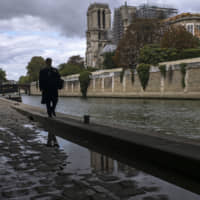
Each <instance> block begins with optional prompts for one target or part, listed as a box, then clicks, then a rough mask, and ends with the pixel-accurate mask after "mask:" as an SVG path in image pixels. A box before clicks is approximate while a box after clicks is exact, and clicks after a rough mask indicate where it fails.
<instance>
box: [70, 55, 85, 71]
mask: <svg viewBox="0 0 200 200" xmlns="http://www.w3.org/2000/svg"><path fill="white" fill-rule="evenodd" d="M67 64H71V65H77V66H79V67H81V68H83V67H84V59H83V58H82V57H81V56H80V55H75V56H71V57H70V58H69V59H68V61H67Z"/></svg>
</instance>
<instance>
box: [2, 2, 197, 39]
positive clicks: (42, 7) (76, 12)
mask: <svg viewBox="0 0 200 200" xmlns="http://www.w3.org/2000/svg"><path fill="white" fill-rule="evenodd" d="M95 1H96V2H100V3H108V4H109V6H110V8H111V9H112V10H113V8H114V7H119V6H120V5H122V4H124V1H123V0H58V1H55V0H1V1H0V19H11V18H13V17H23V16H25V15H31V16H34V17H40V18H42V19H43V20H45V21H47V22H48V23H49V24H50V25H51V26H53V27H57V28H59V29H61V30H62V33H64V34H65V35H66V36H67V37H72V36H80V37H84V36H85V31H86V12H87V8H88V6H89V4H90V3H94V2H95ZM198 1H199V0H190V1H188V0H180V1H174V0H166V1H165V3H166V4H171V5H175V6H176V7H177V8H178V9H179V10H180V11H199V10H200V4H199V2H198ZM127 2H128V4H130V5H139V4H140V3H142V2H143V1H140V0H136V1H132V0H127ZM150 2H160V3H163V2H164V1H163V0H160V1H155V0H152V1H150Z"/></svg>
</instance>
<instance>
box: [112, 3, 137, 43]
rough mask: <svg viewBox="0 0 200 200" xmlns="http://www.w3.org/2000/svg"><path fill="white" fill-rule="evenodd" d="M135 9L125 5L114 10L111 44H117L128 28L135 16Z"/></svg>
mask: <svg viewBox="0 0 200 200" xmlns="http://www.w3.org/2000/svg"><path fill="white" fill-rule="evenodd" d="M136 11H137V8H136V7H135V6H128V5H127V4H126V3H125V5H123V6H121V7H119V8H116V9H115V12H114V22H113V43H114V44H116V45H117V44H118V42H119V40H120V39H121V38H122V35H123V33H124V32H125V31H126V30H127V28H128V26H129V25H130V24H131V23H132V22H133V17H134V15H136Z"/></svg>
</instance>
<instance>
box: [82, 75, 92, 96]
mask: <svg viewBox="0 0 200 200" xmlns="http://www.w3.org/2000/svg"><path fill="white" fill-rule="evenodd" d="M90 76H91V73H90V72H89V71H84V72H81V73H80V76H79V81H80V87H81V93H82V97H84V98H86V97H87V89H88V87H89V85H90Z"/></svg>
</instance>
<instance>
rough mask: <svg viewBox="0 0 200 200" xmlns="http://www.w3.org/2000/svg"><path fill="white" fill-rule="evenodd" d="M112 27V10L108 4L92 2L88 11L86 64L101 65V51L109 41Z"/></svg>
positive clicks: (90, 65) (91, 65)
mask: <svg viewBox="0 0 200 200" xmlns="http://www.w3.org/2000/svg"><path fill="white" fill-rule="evenodd" d="M110 29H111V11H110V8H109V6H108V4H101V3H94V4H91V5H90V6H89V8H88V11H87V32H86V37H87V50H86V66H89V67H96V68H97V67H100V65H101V63H102V57H101V56H100V53H101V51H102V49H103V48H104V46H105V45H106V44H108V43H109V39H108V34H109V30H110Z"/></svg>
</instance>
